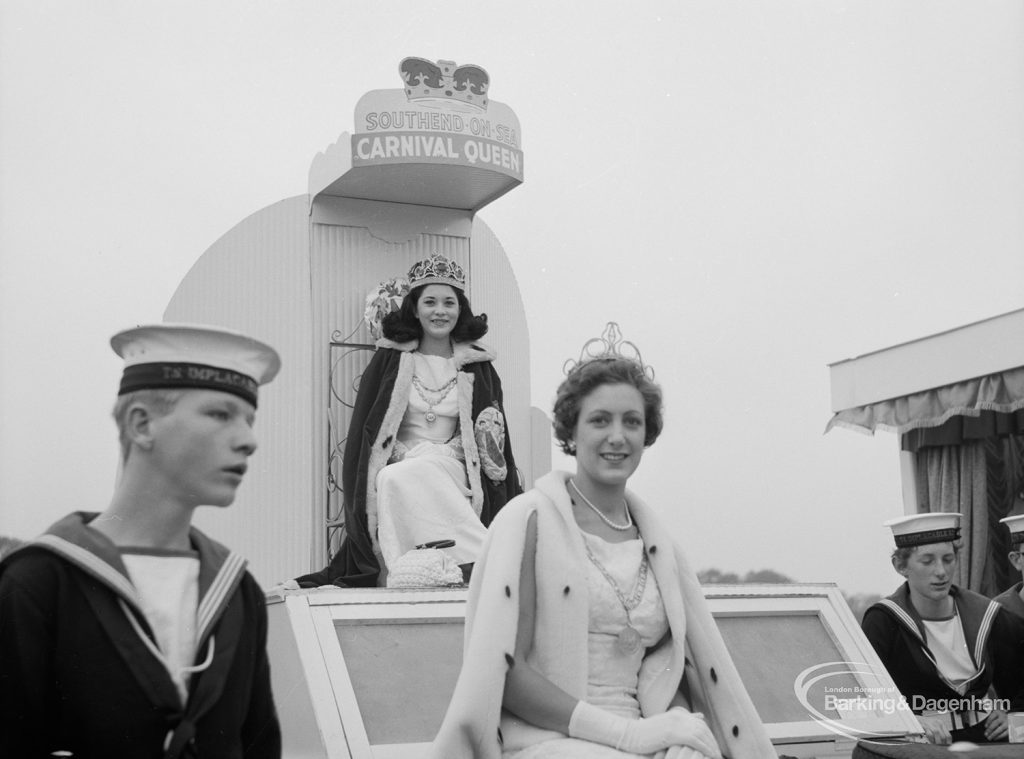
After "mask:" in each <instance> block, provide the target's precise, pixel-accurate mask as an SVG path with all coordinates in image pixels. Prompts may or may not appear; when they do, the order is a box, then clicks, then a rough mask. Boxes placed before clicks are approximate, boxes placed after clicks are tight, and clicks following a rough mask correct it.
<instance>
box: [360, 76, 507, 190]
mask: <svg viewBox="0 0 1024 759" xmlns="http://www.w3.org/2000/svg"><path fill="white" fill-rule="evenodd" d="M399 69H400V71H401V73H402V78H403V81H404V82H405V85H406V86H405V88H404V89H401V90H373V91H371V92H368V93H366V94H365V95H364V96H363V97H362V98H361V99H360V100H359V102H358V104H357V105H356V110H355V131H354V133H353V134H352V136H351V145H352V166H353V167H358V166H381V165H388V164H404V163H417V164H422V163H436V164H448V165H457V166H466V167H469V168H485V169H488V170H490V171H497V172H500V173H502V174H504V175H506V176H508V177H510V178H512V179H514V180H516V181H518V182H521V181H523V151H522V149H521V145H520V129H519V120H518V119H517V118H516V116H515V114H514V113H513V112H512V109H511V108H509V107H508V106H506V105H505V104H503V103H497V102H494V101H492V100H490V99H489V98H488V97H487V87H488V78H487V73H486V72H485V71H484V70H483V69H481V68H480V67H479V66H474V65H464V66H456V65H455V64H454V63H453V62H451V61H438V62H437V63H432V62H430V61H426V60H424V59H422V58H406V59H405V60H403V61H402V62H401V64H400V66H399Z"/></svg>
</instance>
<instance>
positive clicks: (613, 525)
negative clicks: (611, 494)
mask: <svg viewBox="0 0 1024 759" xmlns="http://www.w3.org/2000/svg"><path fill="white" fill-rule="evenodd" d="M569 484H570V485H572V489H573V490H575V491H576V492H577V493H578V494H579V497H580V498H582V499H583V503H585V504H587V506H589V507H590V508H591V509H593V510H594V513H595V514H597V515H598V516H599V517H600V518H601V521H602V522H604V523H605V524H606V525H608V526H609V527H611V528H612V529H613V530H618V531H619V532H625V531H626V530H628V529H630V528H631V527H632V526H633V515H632V514H630V513H629V506H627V505H626V499H622V507H623V508H624V509H625V510H626V523H625V524H617V523H615V522H613V521H612V520H610V519H609V518H608V517H606V516H605V515H604V512H603V511H601V509H599V508H597V506H595V505H594V504H592V503H591V502H590V499H589V498H587V497H586V496H585V495H583V491H582V490H580V489H579V486H577V485H576V482H575V481H574V480H573V479H572V478H571V477H570V478H569Z"/></svg>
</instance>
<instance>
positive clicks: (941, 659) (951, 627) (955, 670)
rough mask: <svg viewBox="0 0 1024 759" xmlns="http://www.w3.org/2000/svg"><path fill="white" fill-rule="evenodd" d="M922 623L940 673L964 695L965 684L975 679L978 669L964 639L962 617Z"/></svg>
mask: <svg viewBox="0 0 1024 759" xmlns="http://www.w3.org/2000/svg"><path fill="white" fill-rule="evenodd" d="M921 621H922V622H924V629H925V630H926V631H927V632H928V648H929V649H930V650H931V652H932V653H933V654H934V655H935V664H936V666H937V667H938V669H939V672H940V673H941V674H942V676H943V677H945V678H946V679H947V680H949V682H951V683H952V684H953V685H954V686H955V687H956V689H957V691H958V692H959V693H960V694H961V695H963V693H964V692H965V691H966V688H965V687H964V682H965V681H966V680H969V679H970V678H972V677H974V675H975V674H976V673H977V671H978V669H977V667H975V666H974V662H973V661H971V652H970V651H969V650H968V648H967V640H966V639H965V638H964V628H963V625H962V624H960V615H959V614H954V615H953V616H952V617H950V618H949V619H924V620H921Z"/></svg>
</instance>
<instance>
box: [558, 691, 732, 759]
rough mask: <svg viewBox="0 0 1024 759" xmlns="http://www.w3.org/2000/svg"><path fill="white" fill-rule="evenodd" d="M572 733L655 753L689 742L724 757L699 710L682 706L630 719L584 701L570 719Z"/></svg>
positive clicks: (637, 751) (713, 758) (713, 756)
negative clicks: (688, 709) (694, 710)
mask: <svg viewBox="0 0 1024 759" xmlns="http://www.w3.org/2000/svg"><path fill="white" fill-rule="evenodd" d="M569 736H570V737H572V738H582V739H583V740H588V741H592V742H594V743H601V744H604V745H605V746H611V747H612V748H615V749H618V750H619V751H628V752H630V753H633V754H653V753H655V752H657V751H661V750H662V749H666V748H669V747H670V746H689V747H691V748H693V749H695V750H697V751H699V752H700V753H702V754H704V755H705V756H707V757H709V759H722V753H721V752H720V751H719V750H718V743H717V742H716V741H715V737H714V735H712V734H711V728H709V727H708V726H707V723H706V722H704V718H703V717H702V716H701V715H699V714H691V713H690V712H688V711H686V710H685V709H682V708H680V707H675V708H673V709H669V710H668V711H667V712H663V713H662V714H655V715H654V716H653V717H642V718H640V719H626V718H625V717H619V716H618V715H615V714H611V713H610V712H606V711H605V710H604V709H599V708H598V707H596V706H592V705H591V704H588V703H587V702H586V701H580V702H578V703H577V704H576V708H575V709H573V712H572V717H571V718H570V719H569Z"/></svg>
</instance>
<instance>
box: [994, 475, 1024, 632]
mask: <svg viewBox="0 0 1024 759" xmlns="http://www.w3.org/2000/svg"><path fill="white" fill-rule="evenodd" d="M1017 498H1018V501H1021V502H1024V492H1022V493H1021V494H1020V495H1019V496H1017ZM999 521H1000V522H1001V523H1003V524H1005V525H1006V527H1007V529H1008V530H1009V531H1010V553H1009V554H1008V558H1009V559H1010V564H1012V565H1013V568H1014V569H1016V570H1017V572H1018V573H1019V574H1021V575H1024V554H1022V553H1021V552H1022V551H1024V514H1018V515H1017V516H1012V517H1005V518H1003V519H1000V520H999ZM995 600H996V601H998V602H999V603H1001V604H1002V605H1003V606H1004V607H1005V608H1007V609H1009V610H1010V611H1012V612H1013V613H1014V614H1016V615H1017V616H1018V617H1021V618H1022V619H1024V582H1018V583H1016V584H1015V585H1013V587H1011V588H1008V589H1007V590H1006V591H1004V592H1003V593H1000V594H999V595H998V596H996V598H995Z"/></svg>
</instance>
